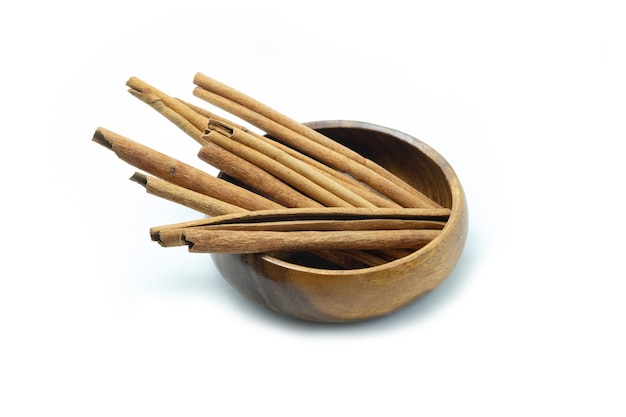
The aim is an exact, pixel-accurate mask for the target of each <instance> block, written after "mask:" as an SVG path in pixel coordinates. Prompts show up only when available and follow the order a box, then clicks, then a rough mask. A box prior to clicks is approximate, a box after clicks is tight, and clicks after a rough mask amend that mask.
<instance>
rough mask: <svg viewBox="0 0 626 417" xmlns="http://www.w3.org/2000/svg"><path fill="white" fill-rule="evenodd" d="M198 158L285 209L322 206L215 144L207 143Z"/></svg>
mask: <svg viewBox="0 0 626 417" xmlns="http://www.w3.org/2000/svg"><path fill="white" fill-rule="evenodd" d="M198 157H199V158H200V159H201V160H203V161H205V162H206V163H208V164H210V165H211V166H213V167H215V168H217V169H219V170H220V171H222V172H223V173H225V174H227V175H228V176H230V177H232V178H234V179H236V180H237V181H240V182H242V183H244V184H247V185H249V186H251V187H254V188H255V190H257V191H258V192H259V193H261V194H263V195H265V196H271V198H272V200H274V201H276V202H278V203H280V204H282V205H284V206H285V207H322V204H320V203H318V202H317V201H315V200H313V199H312V198H309V197H307V196H305V195H304V194H302V193H300V192H298V191H297V190H295V189H294V188H292V187H290V186H289V185H287V184H285V183H284V182H282V181H280V180H279V179H278V178H276V177H275V176H273V175H271V174H270V173H269V172H267V171H265V170H263V169H261V168H259V167H258V166H256V165H254V164H252V163H250V162H248V161H246V160H245V159H243V158H240V157H239V156H237V155H235V154H234V153H232V152H229V151H228V150H226V149H224V148H222V147H221V146H219V145H217V144H216V143H213V142H209V141H207V142H206V144H205V145H204V146H203V147H202V148H201V149H200V151H199V152H198Z"/></svg>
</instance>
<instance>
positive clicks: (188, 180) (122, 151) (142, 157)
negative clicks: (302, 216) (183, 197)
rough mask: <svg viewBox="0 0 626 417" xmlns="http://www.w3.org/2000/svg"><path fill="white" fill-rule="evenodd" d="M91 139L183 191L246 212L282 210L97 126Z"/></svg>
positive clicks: (275, 205) (278, 205)
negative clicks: (191, 192) (195, 193)
mask: <svg viewBox="0 0 626 417" xmlns="http://www.w3.org/2000/svg"><path fill="white" fill-rule="evenodd" d="M93 140H94V141H95V142H97V143H99V144H101V145H103V146H104V147H106V148H108V149H111V150H112V151H113V152H115V154H116V155H117V156H118V157H119V158H120V159H122V160H124V161H125V162H127V163H129V164H130V165H133V166H135V167H136V168H139V169H141V170H143V171H146V172H147V173H149V174H152V175H154V176H156V177H158V178H161V179H163V180H166V181H168V182H171V183H173V184H176V185H178V186H181V187H183V188H187V189H189V190H192V191H195V192H198V193H201V194H204V195H208V196H211V197H213V198H216V199H218V200H222V201H225V202H227V203H230V204H233V205H235V206H238V207H242V208H245V209H247V210H263V209H272V208H273V209H276V208H282V206H281V205H280V204H278V203H275V202H273V201H271V200H269V199H267V198H265V197H262V196H260V195H258V194H255V193H253V192H251V191H248V190H246V189H244V188H242V187H239V186H236V185H234V184H231V183H229V182H228V181H225V180H222V179H219V178H215V177H213V176H212V175H210V174H207V173H206V172H204V171H201V170H199V169H197V168H195V167H192V166H191V165H188V164H185V163H183V162H181V161H178V160H176V159H174V158H171V157H169V156H167V155H165V154H162V153H160V152H158V151H155V150H153V149H151V148H149V147H147V146H144V145H142V144H140V143H138V142H135V141H133V140H131V139H128V138H125V137H124V136H121V135H118V134H117V133H114V132H112V131H110V130H107V129H105V128H102V127H99V128H98V129H96V131H95V133H94V136H93Z"/></svg>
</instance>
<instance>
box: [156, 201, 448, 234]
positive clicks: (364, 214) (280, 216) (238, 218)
mask: <svg viewBox="0 0 626 417" xmlns="http://www.w3.org/2000/svg"><path fill="white" fill-rule="evenodd" d="M449 215H450V210H449V209H447V208H440V209H427V208H414V209H410V208H400V209H393V208H374V209H371V208H357V207H349V208H344V207H322V208H315V207H311V208H288V209H272V210H258V211H252V212H246V213H232V214H225V215H222V216H217V217H212V218H207V219H198V220H191V221H186V222H181V223H175V224H169V225H163V226H156V227H153V228H151V229H150V235H151V236H152V239H153V240H158V237H159V234H160V233H162V232H164V231H169V230H181V229H190V228H199V227H204V226H210V225H218V224H221V225H226V224H250V223H272V222H281V221H305V220H316V221H319V220H340V221H346V220H420V221H424V222H426V221H428V222H431V221H432V222H436V223H435V224H442V223H443V222H445V221H447V219H448V216H449ZM436 228H440V227H439V226H436Z"/></svg>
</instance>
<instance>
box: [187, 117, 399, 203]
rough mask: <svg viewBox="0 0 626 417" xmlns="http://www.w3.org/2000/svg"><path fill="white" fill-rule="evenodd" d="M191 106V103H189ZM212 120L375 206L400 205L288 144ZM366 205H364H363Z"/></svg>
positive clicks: (219, 120) (218, 119) (221, 119)
mask: <svg viewBox="0 0 626 417" xmlns="http://www.w3.org/2000/svg"><path fill="white" fill-rule="evenodd" d="M190 106H192V105H190ZM193 108H194V109H195V110H196V111H198V112H200V113H201V114H203V115H205V116H207V117H210V116H211V115H212V113H211V112H208V111H206V110H203V109H202V108H201V107H197V106H194V107H193ZM212 120H217V121H218V122H220V123H222V124H224V125H226V126H230V127H234V128H236V129H239V130H241V131H244V132H246V133H247V134H248V135H251V136H254V138H255V139H256V140H258V141H262V142H265V143H266V144H268V145H271V146H273V147H275V148H278V149H279V150H281V151H283V152H285V153H287V154H288V155H289V156H291V157H293V158H295V159H297V160H299V161H302V162H303V163H305V164H307V165H308V166H310V167H311V168H312V169H316V170H317V171H319V172H320V173H322V174H326V175H327V176H329V177H332V178H333V179H334V180H335V181H336V182H338V183H340V184H341V185H343V187H345V188H347V189H349V190H350V191H352V192H353V193H354V194H356V195H358V196H361V197H362V198H364V199H365V200H367V201H369V202H370V203H372V204H373V205H374V206H375V207H401V206H400V205H399V204H397V203H395V202H393V201H392V200H390V199H388V198H386V197H384V196H383V195H382V194H380V193H377V192H375V191H373V190H372V189H371V188H370V187H367V186H365V185H364V184H363V183H361V182H359V181H357V180H355V179H354V178H352V177H350V176H347V175H345V174H343V173H342V172H340V171H338V170H336V169H334V168H331V167H329V166H328V165H325V164H323V163H321V162H319V161H317V160H315V159H313V158H311V157H309V156H307V155H305V154H303V153H301V152H299V151H298V150H296V149H293V148H291V147H289V146H286V145H285V144H283V143H280V142H278V141H275V140H273V139H271V138H269V137H267V136H263V135H259V134H258V133H255V132H252V131H250V130H248V129H247V128H245V127H243V126H240V125H236V124H233V123H232V122H230V121H229V120H227V119H225V118H221V117H218V118H213V117H210V119H209V127H211V126H214V125H215V123H212ZM363 206H366V205H363Z"/></svg>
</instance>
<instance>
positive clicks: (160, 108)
mask: <svg viewBox="0 0 626 417" xmlns="http://www.w3.org/2000/svg"><path fill="white" fill-rule="evenodd" d="M128 92H129V93H130V94H131V95H133V96H134V97H136V98H138V99H139V100H141V101H143V102H144V103H146V104H148V105H149V106H150V107H152V108H153V109H154V110H156V111H157V112H158V113H160V114H161V115H162V116H164V117H165V118H166V119H168V120H169V121H170V122H172V123H174V124H175V125H176V126H178V128H180V129H181V130H182V131H183V132H185V133H186V134H187V135H189V136H190V137H191V138H193V139H194V140H195V141H196V142H199V143H200V144H202V143H203V140H202V135H203V133H204V129H198V128H197V127H196V126H195V125H194V124H193V123H192V122H190V121H189V120H188V119H186V118H185V117H183V116H182V115H181V114H180V113H178V112H177V111H176V110H173V109H172V108H170V107H168V106H167V105H166V104H165V103H164V102H163V100H162V99H161V98H160V97H159V96H157V95H156V94H154V93H153V92H152V90H150V89H147V88H146V89H144V90H142V91H137V90H133V89H129V90H128Z"/></svg>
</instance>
